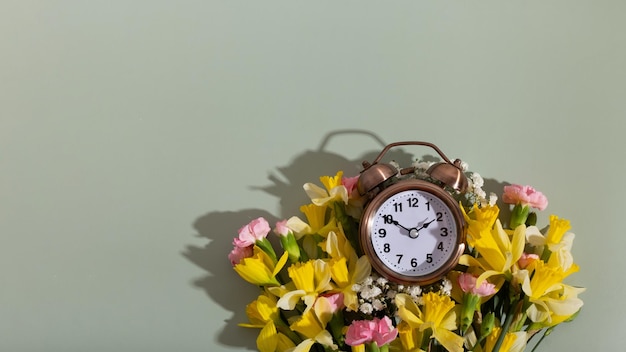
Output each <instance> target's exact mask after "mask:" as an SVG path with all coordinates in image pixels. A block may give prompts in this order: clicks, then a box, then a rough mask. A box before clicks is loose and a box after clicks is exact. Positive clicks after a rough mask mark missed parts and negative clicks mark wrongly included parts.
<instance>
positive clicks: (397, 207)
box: [393, 203, 402, 213]
mask: <svg viewBox="0 0 626 352" xmlns="http://www.w3.org/2000/svg"><path fill="white" fill-rule="evenodd" d="M393 210H395V212H396V213H398V212H400V213H401V212H402V203H393Z"/></svg>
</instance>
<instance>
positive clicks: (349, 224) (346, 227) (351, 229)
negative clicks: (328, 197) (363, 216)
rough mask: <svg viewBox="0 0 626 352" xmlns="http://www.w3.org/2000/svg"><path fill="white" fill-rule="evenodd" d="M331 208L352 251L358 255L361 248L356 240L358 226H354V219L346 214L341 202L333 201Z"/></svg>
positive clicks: (344, 206)
mask: <svg viewBox="0 0 626 352" xmlns="http://www.w3.org/2000/svg"><path fill="white" fill-rule="evenodd" d="M331 206H332V209H333V211H334V213H335V218H337V221H339V223H340V224H341V227H342V228H343V232H344V234H345V235H346V238H347V239H348V241H349V242H350V244H351V245H352V248H354V250H355V251H357V253H359V252H360V250H361V246H360V245H359V241H358V238H357V237H358V236H357V232H358V225H357V224H356V222H355V221H354V219H352V218H351V217H350V216H349V215H348V214H347V213H346V204H345V203H343V202H338V201H335V202H332V204H331ZM360 254H361V253H359V255H360Z"/></svg>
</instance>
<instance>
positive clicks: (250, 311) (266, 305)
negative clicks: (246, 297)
mask: <svg viewBox="0 0 626 352" xmlns="http://www.w3.org/2000/svg"><path fill="white" fill-rule="evenodd" d="M276 302H277V300H276V297H275V296H273V295H271V294H266V293H262V294H260V295H259V297H257V299H256V300H254V301H252V302H251V303H250V304H248V305H247V306H246V315H247V316H248V319H249V320H250V324H239V326H243V327H248V328H262V327H264V326H265V325H266V324H267V323H268V322H270V321H277V320H280V315H279V311H278V307H277V306H276Z"/></svg>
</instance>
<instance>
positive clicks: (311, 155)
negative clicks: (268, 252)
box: [182, 130, 508, 350]
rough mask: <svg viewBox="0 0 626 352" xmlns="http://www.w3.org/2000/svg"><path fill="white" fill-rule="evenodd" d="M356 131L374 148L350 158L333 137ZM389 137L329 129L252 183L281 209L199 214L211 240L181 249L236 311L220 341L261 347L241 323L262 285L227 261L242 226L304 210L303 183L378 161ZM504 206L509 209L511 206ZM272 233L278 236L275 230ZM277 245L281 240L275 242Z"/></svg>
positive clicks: (491, 185)
mask: <svg viewBox="0 0 626 352" xmlns="http://www.w3.org/2000/svg"><path fill="white" fill-rule="evenodd" d="M354 136H358V137H359V138H361V139H363V137H364V136H365V137H367V138H370V139H371V141H370V143H364V146H365V147H364V149H366V148H369V149H370V150H369V151H367V152H365V153H364V154H362V155H361V156H360V157H359V158H357V159H358V160H350V159H348V158H346V157H344V156H341V155H340V154H337V153H333V152H331V151H329V150H328V149H329V143H330V142H331V139H339V138H348V137H349V138H351V139H352V138H353V137H354ZM372 141H373V143H372ZM392 142H397V141H392ZM344 143H345V141H344ZM388 143H391V142H388ZM388 143H387V142H384V141H383V140H382V139H381V138H380V137H378V136H377V135H376V134H374V133H371V132H369V131H362V130H339V131H333V132H330V133H328V134H327V135H326V136H325V137H324V138H323V139H322V141H321V143H320V145H319V147H318V148H317V149H316V150H307V151H304V152H303V153H301V154H299V155H297V156H295V157H294V158H293V159H292V161H291V163H290V164H289V165H287V166H280V167H277V168H276V172H272V173H270V175H269V177H268V178H269V181H270V184H269V185H266V186H251V189H252V190H254V191H262V192H266V193H268V194H271V195H273V196H275V197H277V198H278V201H279V205H280V207H279V214H271V213H269V212H267V211H265V210H262V209H244V210H240V211H235V212H232V211H231V212H211V213H208V214H205V215H202V216H200V217H199V218H197V219H196V220H195V222H194V223H193V227H194V229H195V230H196V231H197V236H198V237H201V238H206V239H207V240H208V241H209V242H208V243H207V245H206V246H204V247H199V246H195V245H189V246H187V248H186V249H185V250H184V251H183V253H182V255H183V256H184V257H185V258H187V259H188V260H189V261H190V262H192V263H194V264H195V265H197V266H198V267H200V268H202V269H203V270H205V271H206V273H207V274H206V275H205V276H203V277H201V278H198V279H196V280H194V281H193V286H194V287H196V288H199V289H202V290H203V291H204V292H205V293H206V294H207V295H208V296H209V297H210V299H211V300H212V301H213V302H215V303H217V304H219V305H220V306H221V307H222V308H224V309H225V310H228V311H230V312H232V313H233V315H232V318H231V319H229V320H227V321H225V325H224V327H223V329H222V330H221V331H219V332H217V333H216V334H217V336H216V339H217V342H218V343H219V344H221V345H226V346H233V347H240V348H246V349H249V350H256V342H255V341H256V337H257V335H258V333H259V330H257V329H247V328H242V327H239V326H238V325H237V324H239V323H243V322H248V318H247V317H246V314H245V307H246V305H247V304H248V303H250V302H251V301H253V300H254V299H256V297H257V296H258V294H259V293H260V291H259V289H258V288H256V287H254V286H252V285H251V284H249V283H247V282H245V281H244V280H243V279H241V278H239V276H238V275H237V274H236V273H235V272H234V271H233V269H232V266H231V264H230V262H229V261H228V258H227V255H228V253H229V252H230V251H231V250H232V247H233V245H232V241H233V238H234V237H235V236H236V235H237V232H238V230H239V229H240V228H241V227H242V226H243V225H245V224H247V223H248V222H249V221H250V220H252V219H255V218H258V217H260V216H262V217H264V218H266V219H267V221H268V222H269V223H270V225H271V226H273V224H275V222H276V221H278V220H282V219H286V218H289V217H291V216H294V215H296V216H301V215H302V214H301V213H300V211H299V208H300V206H301V205H304V204H308V203H309V202H310V200H309V199H308V197H307V196H306V193H305V192H304V190H303V189H302V185H304V184H305V183H307V182H313V183H316V184H318V185H320V186H321V183H320V182H319V177H320V176H324V175H329V176H330V175H335V174H336V172H337V171H338V170H344V175H345V176H348V177H349V176H355V175H357V174H358V172H359V171H360V170H361V169H362V167H361V163H362V162H363V161H364V160H367V161H370V162H371V161H373V160H374V159H375V158H376V157H377V156H378V154H379V153H380V151H381V150H382V149H383V148H384V147H385V146H386V145H387V144H388ZM407 147H409V148H412V147H411V146H407ZM427 150H428V149H427ZM418 151H419V150H418ZM410 152H414V150H410ZM414 155H415V154H413V153H407V152H405V150H404V149H403V148H400V147H399V148H393V149H391V150H389V151H388V152H387V153H386V154H385V157H384V158H383V160H382V161H384V162H388V161H390V160H394V161H396V162H398V163H399V164H400V165H401V166H409V165H410V164H411V163H412V162H413V161H414V160H415V159H416V158H415V157H414ZM420 160H438V157H435V156H433V155H430V154H427V155H423V156H422V157H420ZM503 185H504V183H499V182H497V181H495V180H488V179H486V180H485V187H484V189H485V191H487V192H490V191H493V192H495V193H496V194H501V191H502V187H503ZM499 205H501V204H499ZM501 209H502V210H505V209H508V207H501ZM503 215H506V214H503ZM270 238H271V239H274V240H275V236H270ZM274 243H275V244H276V242H274ZM275 248H279V246H278V245H276V247H275Z"/></svg>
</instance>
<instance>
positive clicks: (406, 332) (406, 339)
mask: <svg viewBox="0 0 626 352" xmlns="http://www.w3.org/2000/svg"><path fill="white" fill-rule="evenodd" d="M397 329H398V337H399V339H397V340H395V341H393V342H392V345H393V346H394V347H396V350H397V351H406V352H423V351H424V350H422V349H421V343H422V339H423V335H424V334H423V332H421V331H420V330H419V329H413V328H412V327H411V326H410V325H409V324H408V323H407V322H405V321H401V322H400V323H399V324H398V326H397Z"/></svg>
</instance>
